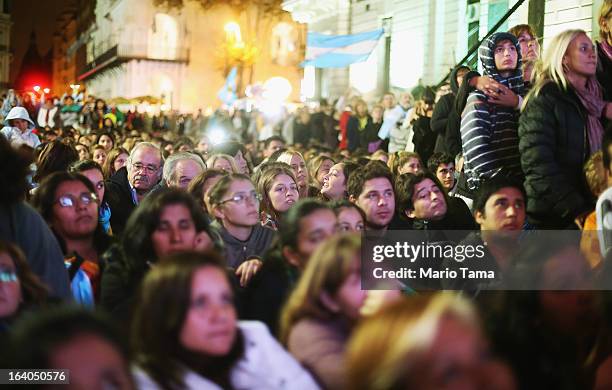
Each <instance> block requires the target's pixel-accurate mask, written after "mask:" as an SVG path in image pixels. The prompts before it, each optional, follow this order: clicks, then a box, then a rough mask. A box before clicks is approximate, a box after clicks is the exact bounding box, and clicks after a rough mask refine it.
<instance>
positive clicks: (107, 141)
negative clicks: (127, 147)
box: [96, 133, 115, 153]
mask: <svg viewBox="0 0 612 390" xmlns="http://www.w3.org/2000/svg"><path fill="white" fill-rule="evenodd" d="M96 145H102V146H104V150H106V152H107V153H108V152H110V151H111V150H113V148H114V147H115V139H114V138H113V136H112V134H111V133H101V134H100V135H99V136H98V139H97V140H96Z"/></svg>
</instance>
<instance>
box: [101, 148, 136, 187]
mask: <svg viewBox="0 0 612 390" xmlns="http://www.w3.org/2000/svg"><path fill="white" fill-rule="evenodd" d="M129 156H130V154H129V153H128V151H127V150H125V149H123V148H116V149H113V150H111V151H110V152H109V153H108V155H107V156H106V160H105V161H104V165H102V172H103V173H104V178H105V179H106V180H108V179H110V177H111V176H113V175H114V174H115V172H117V171H118V170H120V169H121V168H123V167H124V166H125V164H127V160H128V157H129Z"/></svg>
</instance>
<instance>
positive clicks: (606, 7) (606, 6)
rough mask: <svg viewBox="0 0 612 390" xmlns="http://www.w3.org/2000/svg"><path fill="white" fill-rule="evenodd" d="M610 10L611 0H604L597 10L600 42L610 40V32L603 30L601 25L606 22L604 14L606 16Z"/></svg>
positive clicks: (611, 38) (611, 7)
mask: <svg viewBox="0 0 612 390" xmlns="http://www.w3.org/2000/svg"><path fill="white" fill-rule="evenodd" d="M610 12H612V0H604V2H603V4H602V5H601V9H600V10H599V19H598V22H599V38H600V39H601V41H602V42H609V41H610V40H612V36H611V34H612V32H610V31H607V32H606V31H604V30H603V28H601V26H602V25H603V24H604V23H605V22H606V16H608V15H609V14H610Z"/></svg>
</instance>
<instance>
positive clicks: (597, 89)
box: [572, 76, 606, 154]
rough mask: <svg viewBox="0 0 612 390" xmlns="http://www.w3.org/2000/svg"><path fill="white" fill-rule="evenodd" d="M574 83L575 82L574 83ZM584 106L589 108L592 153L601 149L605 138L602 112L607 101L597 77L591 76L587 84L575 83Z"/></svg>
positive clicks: (588, 123) (588, 117) (588, 118)
mask: <svg viewBox="0 0 612 390" xmlns="http://www.w3.org/2000/svg"><path fill="white" fill-rule="evenodd" d="M572 85H573V84H572ZM573 87H574V90H575V91H576V94H577V95H578V98H579V99H580V102H581V103H582V106H583V107H584V108H585V109H586V110H587V123H586V125H587V132H588V133H587V134H588V137H589V147H590V152H591V154H594V153H595V152H597V151H598V150H601V143H602V138H603V133H604V129H603V125H602V124H601V120H600V118H601V114H602V112H603V110H604V108H605V107H606V102H605V101H603V95H602V92H601V86H600V85H599V82H597V79H596V78H595V77H594V76H593V77H589V78H588V80H587V83H586V86H583V85H580V86H576V85H573Z"/></svg>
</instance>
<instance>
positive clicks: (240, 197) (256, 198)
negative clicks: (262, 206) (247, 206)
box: [219, 191, 262, 205]
mask: <svg viewBox="0 0 612 390" xmlns="http://www.w3.org/2000/svg"><path fill="white" fill-rule="evenodd" d="M247 199H248V200H250V201H251V202H253V203H259V202H261V199H262V196H261V195H260V194H258V193H257V192H255V191H253V192H251V193H250V194H248V195H247V194H236V195H234V196H232V197H231V198H229V199H226V200H222V201H221V202H219V204H224V203H227V202H234V203H236V204H238V205H241V204H244V202H245V201H246V200H247Z"/></svg>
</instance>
